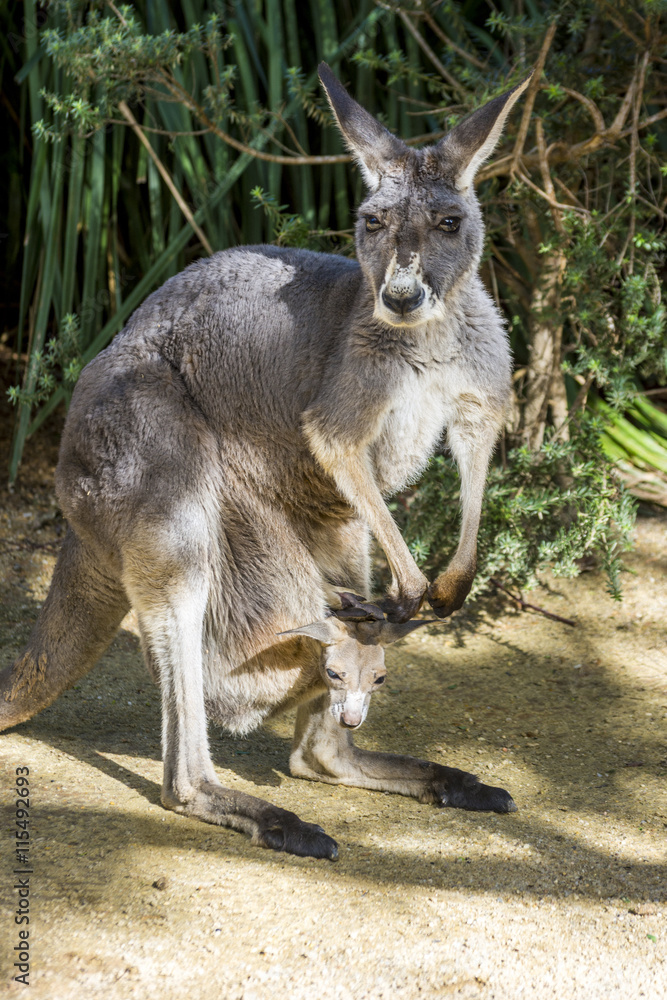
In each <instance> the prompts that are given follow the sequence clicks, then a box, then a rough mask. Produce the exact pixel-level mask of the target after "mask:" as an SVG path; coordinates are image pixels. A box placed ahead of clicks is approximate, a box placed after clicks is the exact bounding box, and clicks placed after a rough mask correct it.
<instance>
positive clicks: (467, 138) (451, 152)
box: [437, 73, 533, 191]
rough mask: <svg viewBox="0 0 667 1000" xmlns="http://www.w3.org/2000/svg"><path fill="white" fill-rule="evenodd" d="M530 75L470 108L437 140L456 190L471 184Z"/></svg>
mask: <svg viewBox="0 0 667 1000" xmlns="http://www.w3.org/2000/svg"><path fill="white" fill-rule="evenodd" d="M532 75H533V74H532V73H531V74H530V76H527V77H526V79H525V80H522V82H521V83H518V84H517V85H516V87H513V88H512V89H511V90H508V91H507V93H505V94H501V95H500V96H499V97H494V98H493V100H492V101H489V102H488V104H484V105H483V106H482V107H481V108H478V109H477V111H473V113H472V114H471V115H468V117H467V118H464V120H463V121H462V122H460V123H459V124H458V125H456V126H455V127H454V128H453V129H452V131H451V132H448V133H447V135H446V136H445V137H444V139H441V140H440V142H439V143H438V146H437V149H438V152H440V153H442V154H443V155H444V156H446V161H447V167H448V173H449V172H450V171H452V170H453V173H454V186H455V187H456V188H457V189H458V190H459V191H466V190H467V189H468V188H469V187H470V185H471V184H472V182H473V180H474V179H475V174H476V173H477V171H478V170H479V168H480V167H481V165H482V163H484V160H486V159H487V158H488V157H489V156H490V155H491V153H492V152H493V150H494V149H495V148H496V145H497V143H498V140H499V139H500V136H501V133H502V130H503V127H504V125H505V122H506V120H507V116H508V115H509V113H510V111H511V110H512V108H513V107H514V105H515V104H516V102H517V101H518V100H519V98H520V97H521V95H522V94H523V92H524V91H525V89H526V87H527V86H528V84H529V83H530V81H531V78H532Z"/></svg>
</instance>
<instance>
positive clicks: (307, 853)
mask: <svg viewBox="0 0 667 1000" xmlns="http://www.w3.org/2000/svg"><path fill="white" fill-rule="evenodd" d="M162 804H163V805H164V806H165V807H166V808H167V809H172V810H173V811H174V812H178V813H184V814H186V815H188V816H196V817H197V818H198V819H202V820H204V821H205V822H206V823H217V824H219V825H220V826H229V827H232V828H233V829H235V830H242V831H243V832H244V833H248V834H250V836H251V839H252V842H253V844H256V845H257V846H259V847H267V848H270V849H271V850H272V851H286V852H287V853H288V854H297V855H299V856H300V857H306V858H328V859H329V860H330V861H335V860H336V859H337V857H338V844H337V843H336V841H335V840H333V839H332V838H331V837H329V836H327V834H326V833H325V832H324V830H323V829H322V827H321V826H318V825H317V824H316V823H304V822H303V820H301V819H299V817H298V816H297V815H296V813H293V812H288V811H287V810H286V809H280V808H279V807H278V806H273V805H271V804H270V803H269V802H265V801H264V800H263V799H258V798H255V796H253V795H246V794H245V793H243V792H234V791H232V790H231V789H229V788H223V786H222V785H218V784H214V783H213V782H211V781H206V782H202V784H201V785H200V786H199V788H198V789H196V790H193V792H192V794H189V795H187V797H181V796H177V795H175V794H174V792H173V791H163V793H162Z"/></svg>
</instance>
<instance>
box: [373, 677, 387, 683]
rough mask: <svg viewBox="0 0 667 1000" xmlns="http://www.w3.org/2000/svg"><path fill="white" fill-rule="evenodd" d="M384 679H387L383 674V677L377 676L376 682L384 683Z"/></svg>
mask: <svg viewBox="0 0 667 1000" xmlns="http://www.w3.org/2000/svg"><path fill="white" fill-rule="evenodd" d="M384 680H385V679H384V676H382V677H376V679H375V683H376V684H384Z"/></svg>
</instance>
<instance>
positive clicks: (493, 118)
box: [0, 64, 528, 857]
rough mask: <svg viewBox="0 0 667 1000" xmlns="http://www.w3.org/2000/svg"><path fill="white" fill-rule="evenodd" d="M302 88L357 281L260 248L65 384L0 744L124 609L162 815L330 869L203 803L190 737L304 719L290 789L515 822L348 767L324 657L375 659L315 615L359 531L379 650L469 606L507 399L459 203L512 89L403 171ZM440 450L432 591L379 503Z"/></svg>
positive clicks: (210, 786) (470, 218) (349, 558)
mask: <svg viewBox="0 0 667 1000" xmlns="http://www.w3.org/2000/svg"><path fill="white" fill-rule="evenodd" d="M320 77H321V80H322V83H323V85H324V87H325V89H326V91H327V95H328V97H329V101H330V103H331V107H332V109H333V111H334V114H335V116H336V119H337V121H338V124H339V126H340V128H341V131H342V133H343V135H344V137H345V140H346V142H347V143H348V145H349V147H350V148H351V150H352V152H353V154H354V156H355V158H356V159H357V161H358V162H359V164H360V166H361V169H362V171H363V174H364V177H365V179H366V181H367V183H368V187H369V190H370V193H369V195H368V197H367V198H366V200H365V201H364V202H363V204H362V205H361V207H360V210H359V221H358V223H357V228H356V245H357V258H358V262H353V261H350V260H347V259H344V258H341V257H338V256H333V255H328V254H318V253H311V252H309V251H306V250H292V249H284V248H278V247H274V246H251V247H240V248H238V249H235V250H228V251H224V252H222V253H217V254H214V255H213V256H212V257H211V258H209V259H207V260H201V261H198V262H197V263H195V264H193V265H191V266H190V267H188V268H187V269H186V270H185V271H184V272H183V273H181V274H179V275H177V276H175V277H173V278H171V279H169V281H167V282H165V284H164V285H163V286H162V287H161V288H160V289H158V290H157V291H156V292H154V293H153V294H152V295H151V296H150V297H149V298H148V299H147V300H146V301H145V302H144V303H143V305H142V306H140V308H139V309H137V310H136V312H135V313H134V314H133V316H132V317H131V319H130V321H129V322H128V324H127V326H126V327H125V329H124V330H123V331H122V332H121V333H119V334H118V336H117V337H116V338H115V340H114V341H113V342H112V343H111V344H110V346H109V347H108V348H107V349H106V350H104V351H102V353H100V354H99V355H98V356H97V357H96V358H95V359H94V360H93V361H91V362H90V364H89V365H88V366H87V367H86V368H85V369H84V371H83V372H82V374H81V377H80V379H79V381H78V384H77V386H76V389H75V392H74V394H73V397H72V402H71V406H70V410H69V414H68V417H67V421H66V424H65V429H64V432H63V437H62V443H61V450H60V458H59V462H58V467H57V469H56V490H57V494H58V497H59V501H60V504H61V506H62V510H63V512H64V514H65V515H66V517H67V520H68V522H69V528H68V532H67V536H66V538H65V542H64V544H63V548H62V551H61V553H60V556H59V559H58V562H57V565H56V569H55V572H54V576H53V580H52V583H51V588H50V591H49V594H48V597H47V599H46V601H45V603H44V606H43V608H42V610H41V613H40V616H39V619H38V621H37V624H36V625H35V628H34V630H33V633H32V635H31V637H30V640H29V642H28V646H27V648H26V650H25V651H24V653H23V654H22V655H21V656H20V657H19V659H18V660H17V661H16V662H15V664H14V665H13V667H11V668H8V669H7V670H5V671H4V672H3V674H2V675H0V728H6V727H7V726H10V725H14V724H16V723H18V722H21V721H23V720H25V719H27V718H30V716H32V715H33V714H34V713H35V712H37V711H39V710H40V709H41V708H44V707H45V706H46V705H48V704H50V703H51V702H52V701H53V700H54V699H55V697H56V696H57V695H58V694H59V693H60V692H61V691H62V690H63V689H64V688H66V687H68V686H70V685H71V684H73V683H75V682H76V681H77V680H78V679H79V678H80V677H81V676H82V675H83V674H85V673H86V672H87V671H88V670H89V669H90V668H91V667H92V666H93V664H94V663H95V661H96V660H97V659H98V657H99V656H100V655H101V653H102V652H103V650H104V649H105V647H106V646H107V644H108V643H109V642H110V640H111V639H112V637H113V635H114V633H115V632H116V630H117V628H118V626H119V624H120V622H121V620H122V618H123V616H124V615H125V613H126V612H127V610H128V609H129V607H130V606H133V607H134V608H135V610H136V612H137V616H138V621H139V627H140V632H141V637H142V645H143V650H144V655H145V659H146V663H147V666H148V669H149V671H150V672H151V674H152V675H153V677H155V678H156V679H157V681H158V682H159V684H160V687H161V692H162V713H163V752H164V784H163V791H162V801H163V803H164V804H165V806H167V807H168V808H171V809H175V810H177V811H179V812H185V813H188V814H190V815H194V816H198V817H199V818H201V819H203V820H207V821H209V822H213V823H220V824H223V825H228V826H232V827H235V828H237V829H242V830H245V831H246V832H249V833H250V834H251V835H252V836H253V839H254V841H255V842H256V843H259V844H262V845H264V846H267V847H273V848H277V849H282V850H286V851H291V852H294V853H298V854H306V855H313V856H315V857H333V856H335V852H336V845H335V843H334V841H333V840H332V839H331V838H330V837H328V836H327V835H326V834H325V833H324V832H323V831H322V830H321V829H320V828H319V827H317V826H314V825H311V824H307V823H303V822H302V821H301V820H299V819H298V817H296V816H294V815H293V814H292V813H287V812H285V811H284V810H280V809H277V808H275V807H273V806H270V805H269V804H268V803H266V802H263V801H262V800H260V799H257V798H253V797H252V796H248V795H244V794H241V793H237V792H233V791H230V790H229V789H225V788H223V787H222V785H221V784H220V783H219V781H218V778H217V776H216V774H215V771H214V769H213V765H212V763H211V759H210V755H209V750H208V743H207V733H206V718H207V714H208V716H210V717H211V718H213V719H218V720H219V721H221V722H223V723H226V724H227V725H229V726H230V727H231V728H232V729H234V728H236V729H237V730H239V729H244V728H245V729H248V728H250V727H252V726H254V725H257V724H259V722H261V720H262V718H266V717H267V716H268V715H270V714H274V713H275V712H276V711H278V710H280V709H281V708H284V707H287V706H288V705H291V704H296V703H299V702H301V703H302V704H301V707H300V708H299V711H298V716H297V726H296V732H295V742H294V749H293V752H292V757H291V766H292V769H293V772H294V773H296V774H301V775H303V776H304V777H310V778H316V779H319V780H324V781H343V782H347V783H352V784H356V785H365V786H366V787H371V788H386V789H388V790H392V791H398V792H403V794H412V795H416V796H417V797H419V798H422V799H424V800H425V801H436V802H438V803H439V804H443V805H455V806H459V807H462V808H469V809H495V810H496V811H499V812H508V811H511V810H513V809H514V808H516V807H515V806H514V803H513V801H512V799H511V797H510V795H509V794H508V793H507V792H505V791H504V790H502V789H497V788H490V787H488V786H485V785H482V784H480V783H479V782H478V781H477V779H476V778H475V777H474V776H472V775H469V774H466V773H465V772H462V771H458V770H456V769H453V768H445V767H442V766H441V765H437V764H430V763H429V762H427V761H418V760H416V759H414V758H409V757H404V756H392V755H390V754H371V753H368V752H365V751H361V750H358V749H357V748H355V747H354V746H353V744H352V743H351V740H350V734H349V731H348V728H349V727H348V726H347V725H346V723H345V721H344V718H343V714H344V713H343V714H340V713H339V717H338V718H336V717H335V713H333V714H332V712H333V709H331V705H329V707H327V705H328V703H326V700H325V702H323V701H322V698H323V697H324V693H325V692H326V686H327V681H326V678H327V677H329V679H331V677H330V675H329V674H327V673H326V671H327V670H332V671H333V673H334V675H336V674H337V673H338V671H337V670H336V669H334V666H332V663H334V662H340V659H341V657H340V656H339V653H340V651H341V649H342V648H343V647H342V646H341V643H343V644H345V643H347V645H346V646H345V648H346V649H347V651H348V652H347V653H346V654H345V655H344V656H343V657H342V659H343V661H344V662H346V663H348V664H349V663H350V662H351V661H355V662H356V661H359V662H361V660H363V657H362V656H361V652H363V650H364V648H366V647H368V648H369V649H370V647H375V648H376V655H377V649H378V648H379V647H380V646H381V645H382V643H383V640H382V638H381V635H380V632H381V629H380V625H381V624H382V623H378V621H375V620H371V621H370V622H365V623H363V624H364V628H365V631H364V628H361V625H362V623H357V626H355V628H357V631H355V632H354V633H349V634H348V633H346V634H343V633H341V632H340V627H343V624H341V622H340V621H339V624H338V626H336V627H335V628H338V631H335V629H334V631H332V628H334V626H333V624H332V622H331V617H332V616H331V615H330V609H331V608H332V607H336V606H337V605H338V604H340V600H339V599H338V598H337V596H336V593H335V588H336V587H338V588H341V589H346V590H351V591H354V592H356V593H358V594H359V593H360V594H362V595H364V596H366V597H367V596H368V594H369V592H370V587H371V582H370V560H369V529H370V531H371V532H372V533H373V534H374V535H375V537H376V538H377V540H378V542H379V543H380V545H381V546H382V548H383V550H384V552H385V554H386V556H387V560H388V562H389V565H390V567H391V572H392V583H391V587H390V590H389V593H388V595H387V596H386V598H385V599H384V601H383V602H382V608H383V610H384V612H385V613H386V615H387V617H388V619H389V620H390V621H389V623H388V624H393V625H394V626H396V625H399V624H401V623H406V625H407V626H408V627H411V626H412V623H409V622H408V620H409V619H410V617H411V616H412V615H413V614H414V613H415V612H416V611H417V610H418V608H419V607H420V606H421V604H422V602H423V601H424V599H425V597H426V595H427V592H428V598H429V600H430V602H431V605H432V607H433V608H434V609H435V611H436V613H437V614H438V615H440V616H442V617H444V616H445V615H448V614H450V613H451V612H452V611H454V610H455V609H457V608H459V607H461V605H462V603H463V601H464V599H465V597H466V595H467V593H468V591H469V589H470V585H471V582H472V579H473V576H474V572H475V553H476V535H477V529H478V524H479V517H480V509H481V503H482V494H483V489H484V481H485V476H486V469H487V465H488V461H489V457H490V455H491V451H492V449H493V446H494V443H495V440H496V438H497V434H498V431H499V428H500V426H501V422H502V419H503V414H504V411H505V406H506V402H507V398H508V393H509V384H510V356H509V349H508V343H507V338H506V335H505V332H504V330H503V325H502V321H501V318H500V315H499V313H498V311H497V309H496V308H495V306H494V304H493V302H492V300H491V299H490V297H489V295H488V294H487V293H486V291H485V290H484V288H483V286H482V284H481V282H480V279H479V277H478V275H477V269H478V264H479V259H480V254H481V251H482V241H483V226H482V220H481V213H480V208H479V204H478V202H477V199H476V197H475V193H474V188H473V179H474V176H475V172H476V170H477V169H478V167H479V165H480V164H481V163H482V162H483V160H484V159H485V158H486V157H487V156H488V155H489V154H490V153H491V151H492V150H493V148H494V146H495V144H496V142H497V140H498V137H499V135H500V132H501V130H502V127H503V123H504V121H505V119H506V117H507V115H508V114H509V111H510V109H511V108H512V106H513V104H514V103H515V102H516V101H517V99H518V98H519V96H520V95H521V93H522V92H523V90H524V89H525V87H526V86H527V83H528V81H527V80H525V81H524V82H523V83H521V84H519V85H518V86H517V87H515V88H514V89H513V90H510V91H508V92H507V93H506V94H504V95H502V96H500V97H497V98H495V99H494V100H492V101H490V102H489V103H488V104H486V105H485V106H484V107H482V108H480V109H479V110H478V111H476V112H474V113H473V114H472V115H470V116H469V117H468V118H467V119H465V120H464V121H463V122H461V123H460V124H459V125H457V126H456V127H455V128H454V129H453V130H452V131H451V132H450V133H449V134H448V135H446V136H445V138H444V139H443V140H442V141H441V142H440V143H439V144H438V145H436V146H433V147H429V148H426V149H419V150H414V149H409V148H408V147H407V146H406V145H405V144H404V143H403V142H401V140H400V139H397V138H396V137H395V136H393V135H392V134H391V133H389V132H388V131H387V130H386V129H385V128H384V127H383V126H382V125H380V124H379V123H378V122H377V121H376V120H375V119H374V118H373V117H372V116H371V115H370V114H368V113H367V112H366V111H364V110H363V109H362V108H361V107H360V106H359V105H358V104H357V103H356V102H355V101H354V100H352V98H351V97H349V96H348V94H347V92H346V91H345V90H344V88H343V87H342V86H341V84H340V83H339V82H338V81H337V80H336V79H335V77H334V76H333V75H332V73H331V71H330V69H329V67H328V66H326V65H325V64H322V65H321V66H320ZM444 434H446V436H447V442H448V445H449V447H450V449H451V451H452V453H453V454H454V456H455V458H456V461H457V463H458V466H459V469H460V474H461V484H462V486H461V495H462V523H461V536H460V541H459V545H458V548H457V550H456V552H455V554H454V556H453V558H452V561H451V563H450V565H449V567H448V568H447V570H446V571H445V572H444V573H443V574H442V575H441V576H440V577H438V579H436V580H435V582H434V583H433V584H432V585H431V586H430V588H429V587H428V581H427V580H426V579H425V577H424V576H423V574H422V573H421V572H420V570H419V569H418V568H417V566H416V564H415V563H414V561H413V559H412V557H411V556H410V553H409V551H408V549H407V547H406V545H405V543H404V542H403V539H402V538H401V535H400V533H399V532H398V530H397V528H396V526H395V524H394V522H393V520H392V518H391V516H390V514H389V512H388V510H387V508H386V506H385V503H384V500H383V497H386V496H390V495H391V494H392V493H395V492H396V491H397V490H399V489H400V488H401V487H403V486H404V485H405V484H406V483H408V482H410V481H411V480H413V479H414V478H415V477H416V476H417V475H418V473H419V471H420V470H421V469H422V468H423V466H424V465H425V463H426V461H427V460H428V458H429V456H430V455H431V453H432V452H433V450H434V449H435V448H436V446H437V445H438V443H439V442H440V441H441V439H442V438H443V435H444ZM449 516H453V514H449ZM355 600H356V598H355ZM343 610H344V609H343ZM327 616H328V617H327ZM333 617H335V616H333ZM327 622H328V624H326V623H327ZM304 623H307V624H306V626H305V627H304ZM308 623H309V624H308ZM344 627H345V628H348V629H349V628H352V626H351V625H349V624H345V625H344ZM295 628H296V629H297V630H298V629H301V633H300V634H292V635H284V636H279V635H278V633H282V632H287V631H292V632H293V631H294V629H295ZM359 628H361V632H360V631H359ZM309 629H310V631H309ZM387 634H388V633H387ZM393 635H394V637H395V635H396V633H393ZM350 642H352V644H353V645H352V646H350ZM287 644H289V645H287ZM350 650H351V652H350ZM336 657H338V660H336ZM373 662H374V663H375V668H374V669H376V672H377V669H379V667H378V662H379V661H377V660H374V661H373ZM326 664H328V666H327V665H326ZM318 671H319V673H318ZM369 676H370V675H369ZM338 679H339V680H340V677H339V678H338ZM367 679H368V678H367ZM375 679H376V678H371V680H372V683H375ZM369 683H370V682H369ZM369 690H370V689H369ZM366 693H368V692H366ZM354 697H356V698H357V702H356V704H357V706H358V705H360V704H361V703H362V701H363V698H365V697H366V694H364V692H363V691H362V688H361V687H360V688H359V690H358V692H357V693H356V694H355V695H354ZM353 701H354V698H353ZM330 709H331V710H330ZM353 714H354V713H353ZM332 719H333V721H334V725H333V727H332Z"/></svg>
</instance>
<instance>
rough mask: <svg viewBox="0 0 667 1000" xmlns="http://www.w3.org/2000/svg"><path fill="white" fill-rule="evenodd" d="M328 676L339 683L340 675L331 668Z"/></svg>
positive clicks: (328, 669)
mask: <svg viewBox="0 0 667 1000" xmlns="http://www.w3.org/2000/svg"><path fill="white" fill-rule="evenodd" d="M327 676H328V677H330V678H331V680H332V681H339V680H340V677H339V676H338V674H337V673H336V671H335V670H332V669H331V668H330V667H327Z"/></svg>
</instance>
